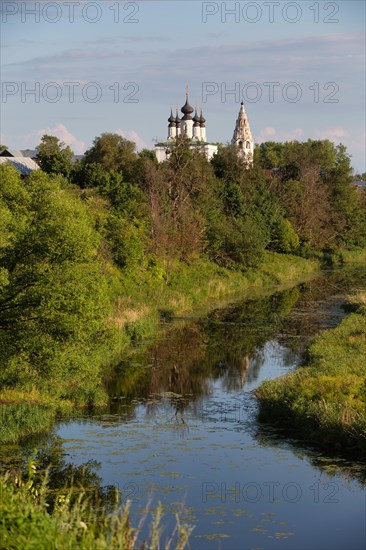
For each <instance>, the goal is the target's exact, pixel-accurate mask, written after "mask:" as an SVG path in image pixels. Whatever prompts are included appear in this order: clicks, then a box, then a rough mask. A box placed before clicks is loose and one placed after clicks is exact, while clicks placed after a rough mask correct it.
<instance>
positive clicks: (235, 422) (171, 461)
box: [23, 268, 366, 550]
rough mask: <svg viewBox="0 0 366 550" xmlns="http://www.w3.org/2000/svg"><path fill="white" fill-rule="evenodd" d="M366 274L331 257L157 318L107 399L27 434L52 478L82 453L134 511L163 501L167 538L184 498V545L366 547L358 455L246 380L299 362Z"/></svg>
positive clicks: (94, 476)
mask: <svg viewBox="0 0 366 550" xmlns="http://www.w3.org/2000/svg"><path fill="white" fill-rule="evenodd" d="M365 278H366V272H365V269H360V268H352V269H351V268H347V269H343V270H337V271H329V272H326V273H323V274H322V275H321V276H319V277H317V278H315V279H314V280H312V281H310V282H307V283H304V284H302V285H300V286H298V287H295V288H292V289H288V290H284V291H282V292H278V293H275V294H272V295H269V296H267V297H261V298H260V299H253V300H246V301H243V302H240V301H238V302H236V303H234V304H231V305H229V306H227V307H225V308H224V309H219V310H215V311H212V312H210V313H209V314H208V315H206V316H205V317H203V318H199V319H196V318H193V317H192V318H189V319H188V318H184V319H174V320H173V321H171V322H169V323H166V325H165V327H164V328H165V330H164V333H163V336H162V337H160V338H159V339H158V340H157V341H155V342H150V343H149V345H147V346H146V344H145V345H144V346H143V347H136V349H135V350H134V351H133V353H132V354H131V355H130V356H129V357H128V358H126V359H125V360H124V361H123V362H122V363H121V364H120V365H119V367H118V368H117V369H115V371H114V373H113V375H111V376H109V378H108V380H106V385H107V387H108V391H109V394H110V396H111V406H110V409H109V410H108V411H105V412H104V413H103V414H89V415H86V416H84V417H83V418H74V419H70V420H67V421H63V422H60V423H58V424H57V425H56V426H55V429H54V433H53V434H52V435H48V436H47V437H42V438H38V440H37V441H36V442H35V443H34V442H32V446H34V445H37V448H38V450H39V452H40V453H43V458H44V460H46V458H47V461H48V462H49V463H50V464H54V468H53V471H51V476H52V475H53V476H54V477H55V479H56V478H57V477H58V478H59V479H62V478H63V477H65V476H66V475H71V474H72V473H74V474H75V472H77V473H80V471H81V467H82V465H83V464H84V465H85V464H87V472H88V475H89V477H90V479H89V480H91V483H95V484H98V485H100V486H102V487H106V486H114V487H117V488H118V489H119V490H120V491H121V495H122V500H127V499H129V500H131V501H132V513H133V516H134V514H135V512H136V518H137V517H138V514H140V513H141V510H143V509H144V507H145V506H146V503H147V502H148V501H151V503H152V506H154V505H156V503H157V502H158V501H161V502H162V503H163V505H164V509H165V511H166V513H167V515H166V518H165V523H166V531H165V532H164V533H163V536H162V541H164V537H167V536H168V533H169V530H171V529H172V525H173V524H174V521H175V520H174V513H175V512H176V511H179V512H180V514H181V519H182V520H183V521H187V522H188V523H190V524H192V525H195V528H194V531H193V533H192V535H191V538H190V546H191V548H192V549H198V550H203V549H222V550H229V549H235V550H236V549H238V550H239V549H240V550H244V549H259V548H263V549H266V550H275V549H278V550H285V549H288V550H310V549H312V550H346V549H347V550H356V549H357V550H358V549H360V550H361V549H362V550H364V548H365V547H366V535H365V529H366V525H365V524H366V520H365V518H366V493H365V481H366V464H363V463H361V462H358V463H355V462H349V461H347V460H345V459H342V458H339V457H333V456H332V453H331V452H330V453H329V456H327V455H325V454H323V453H320V452H318V451H317V450H316V448H315V447H311V446H308V445H304V444H302V443H301V442H299V441H296V440H294V439H293V438H292V439H290V438H288V437H286V434H284V433H278V431H275V430H274V429H271V428H270V427H269V426H266V425H264V424H261V423H259V422H258V418H257V416H258V403H257V400H256V397H255V395H254V393H253V390H255V389H256V388H257V387H258V385H260V384H261V382H263V381H264V380H268V379H271V378H275V377H278V376H281V375H284V374H286V373H288V372H290V371H291V370H293V369H295V368H298V367H299V365H301V362H302V361H303V360H304V352H305V351H306V349H307V347H308V346H309V343H310V342H311V339H312V338H313V337H314V336H315V335H316V334H318V333H319V332H320V331H321V330H323V329H326V328H329V327H334V326H336V325H337V324H338V323H339V322H340V320H341V318H342V317H343V316H344V315H345V296H346V294H347V293H349V292H352V291H353V290H356V289H357V288H365ZM28 449H29V444H28V445H27V447H26V448H24V449H23V453H24V454H27V452H28ZM45 457H46V458H45ZM104 495H108V488H106V489H105V491H104ZM135 522H137V519H136V521H135ZM144 529H145V528H144ZM146 529H147V527H146ZM146 529H145V531H144V532H145V533H146ZM162 548H164V542H163V543H162Z"/></svg>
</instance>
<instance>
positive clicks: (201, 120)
mask: <svg viewBox="0 0 366 550" xmlns="http://www.w3.org/2000/svg"><path fill="white" fill-rule="evenodd" d="M205 122H206V119H205V117H204V116H203V114H202V111H201V116H200V123H201V126H204V124H205Z"/></svg>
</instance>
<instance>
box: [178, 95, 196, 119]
mask: <svg viewBox="0 0 366 550" xmlns="http://www.w3.org/2000/svg"><path fill="white" fill-rule="evenodd" d="M181 111H182V113H183V114H184V115H191V114H192V113H193V111H194V109H193V107H192V106H191V105H190V104H189V101H188V94H187V96H186V102H185V104H184V105H183V107H182V109H181Z"/></svg>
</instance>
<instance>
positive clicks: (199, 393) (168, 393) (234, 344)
mask: <svg viewBox="0 0 366 550" xmlns="http://www.w3.org/2000/svg"><path fill="white" fill-rule="evenodd" d="M354 275H355V276H356V278H357V280H358V281H359V280H360V273H359V271H358V270H356V271H355V273H352V270H348V269H347V271H344V272H343V271H341V270H339V271H336V272H329V273H327V274H325V275H324V276H323V277H319V278H317V279H314V280H313V281H310V282H308V283H306V284H303V285H301V286H300V287H296V288H292V289H289V290H285V291H283V292H279V293H275V294H273V295H270V296H267V297H262V298H260V299H256V300H247V301H245V302H243V303H238V304H235V305H233V306H230V307H227V308H225V309H220V310H215V311H213V312H212V313H210V314H209V315H208V316H207V317H206V318H204V319H202V320H200V321H197V322H180V323H179V324H178V323H175V324H174V325H173V326H172V329H171V330H170V331H169V332H168V333H166V334H165V336H164V338H162V339H161V340H159V341H157V342H155V343H154V344H152V345H151V346H150V347H149V349H147V350H146V349H145V350H143V349H141V350H138V349H135V350H134V353H133V355H131V356H130V357H128V358H126V359H125V360H124V362H123V363H121V365H120V366H119V368H118V369H116V371H115V373H114V377H113V378H112V379H111V380H110V381H109V383H108V390H109V393H110V394H112V395H115V396H116V397H117V399H116V400H115V401H113V407H112V412H113V413H116V414H119V416H120V418H118V417H116V421H117V422H118V421H121V417H122V418H123V420H128V419H130V418H133V417H134V415H135V411H136V403H137V402H138V401H137V400H136V399H137V398H138V399H141V400H143V402H144V408H145V410H146V412H147V414H148V415H149V416H150V417H153V416H156V415H158V414H159V413H160V412H162V410H164V409H165V410H166V413H167V416H168V417H169V416H172V415H177V416H176V417H175V418H185V417H184V412H185V411H187V409H190V410H193V412H195V413H196V412H197V411H198V410H199V405H200V402H201V400H202V398H204V397H205V396H208V395H210V394H211V393H212V391H213V390H212V388H213V385H214V383H215V381H217V380H219V381H220V385H221V386H222V387H223V388H224V389H225V390H226V391H229V392H233V391H240V390H241V389H242V388H243V385H244V384H245V383H248V382H253V381H255V380H256V379H257V378H258V375H259V372H260V369H261V367H262V364H263V361H264V357H265V344H266V343H267V342H268V341H272V342H276V343H277V344H278V345H279V350H280V353H281V361H282V362H284V364H285V365H288V366H292V365H294V364H295V363H297V362H298V360H299V354H301V353H302V352H303V351H305V349H306V347H307V346H308V344H309V339H310V338H311V337H312V336H313V335H315V334H316V333H317V332H318V331H319V330H320V328H321V327H323V326H327V324H331V323H332V319H334V316H337V315H338V314H340V313H341V309H340V308H339V305H337V306H336V307H335V304H339V302H340V301H341V300H340V297H341V295H342V294H345V291H347V292H348V291H349V289H350V288H351V285H352V278H353V277H354ZM332 297H333V298H334V297H335V298H334V300H335V301H334V300H333V298H332ZM332 300H333V301H332ZM295 304H296V307H294V306H295ZM337 308H338V309H337ZM121 398H123V399H121ZM176 425H177V426H178V425H180V426H183V425H184V424H183V423H181V424H179V423H176Z"/></svg>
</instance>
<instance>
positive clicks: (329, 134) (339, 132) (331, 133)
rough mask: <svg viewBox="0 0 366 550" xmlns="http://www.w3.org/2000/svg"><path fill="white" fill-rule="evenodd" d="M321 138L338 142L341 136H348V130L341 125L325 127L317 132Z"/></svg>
mask: <svg viewBox="0 0 366 550" xmlns="http://www.w3.org/2000/svg"><path fill="white" fill-rule="evenodd" d="M318 134H319V137H320V138H321V139H330V140H331V141H336V142H339V140H340V139H341V138H347V137H349V135H350V134H349V131H348V130H346V128H343V127H342V126H337V127H336V128H326V129H325V130H321V131H319V132H318Z"/></svg>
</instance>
